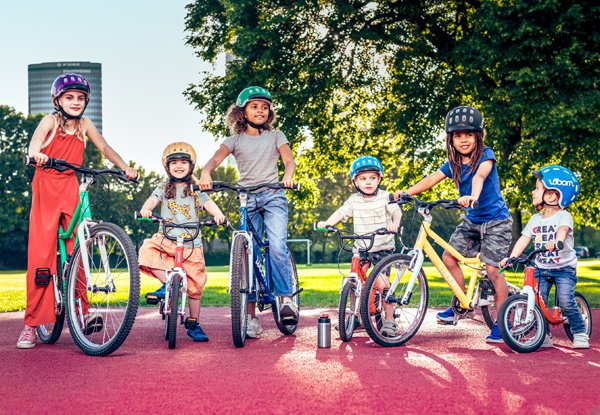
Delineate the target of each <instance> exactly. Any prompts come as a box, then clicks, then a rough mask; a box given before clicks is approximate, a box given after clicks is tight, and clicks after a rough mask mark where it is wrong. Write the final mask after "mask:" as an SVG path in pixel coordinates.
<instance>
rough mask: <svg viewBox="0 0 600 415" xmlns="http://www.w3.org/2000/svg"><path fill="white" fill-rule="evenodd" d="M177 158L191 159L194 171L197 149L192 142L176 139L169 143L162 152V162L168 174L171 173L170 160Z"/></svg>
mask: <svg viewBox="0 0 600 415" xmlns="http://www.w3.org/2000/svg"><path fill="white" fill-rule="evenodd" d="M177 159H184V160H189V162H190V164H191V169H190V170H191V171H194V166H195V165H196V151H195V150H194V147H192V146H191V145H190V144H188V143H185V142H183V141H176V142H174V143H171V144H169V145H168V146H167V147H166V148H165V149H164V151H163V154H162V163H163V166H164V168H165V170H166V171H167V174H169V162H171V161H173V160H177Z"/></svg>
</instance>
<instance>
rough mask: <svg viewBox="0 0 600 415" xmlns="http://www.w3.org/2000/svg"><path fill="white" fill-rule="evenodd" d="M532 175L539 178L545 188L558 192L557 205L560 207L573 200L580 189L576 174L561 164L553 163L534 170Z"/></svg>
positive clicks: (564, 206)
mask: <svg viewBox="0 0 600 415" xmlns="http://www.w3.org/2000/svg"><path fill="white" fill-rule="evenodd" d="M533 176H534V177H535V178H536V179H539V180H540V181H541V182H542V183H543V184H544V186H545V187H546V189H551V190H556V191H557V192H558V193H559V194H560V197H559V199H558V206H559V207H560V208H562V209H564V208H566V207H567V206H569V205H570V204H571V203H573V202H574V201H575V199H576V198H577V195H578V194H579V190H580V189H581V186H580V185H579V180H578V179H577V176H575V174H574V173H573V172H572V171H571V170H569V169H567V168H566V167H563V166H557V165H555V164H553V165H550V166H546V167H542V168H541V169H540V170H536V171H534V172H533Z"/></svg>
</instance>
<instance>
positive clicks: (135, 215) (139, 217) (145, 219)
mask: <svg viewBox="0 0 600 415" xmlns="http://www.w3.org/2000/svg"><path fill="white" fill-rule="evenodd" d="M133 217H134V218H135V220H139V221H145V222H154V221H153V220H152V218H145V217H143V216H142V214H141V213H140V212H137V211H136V212H133Z"/></svg>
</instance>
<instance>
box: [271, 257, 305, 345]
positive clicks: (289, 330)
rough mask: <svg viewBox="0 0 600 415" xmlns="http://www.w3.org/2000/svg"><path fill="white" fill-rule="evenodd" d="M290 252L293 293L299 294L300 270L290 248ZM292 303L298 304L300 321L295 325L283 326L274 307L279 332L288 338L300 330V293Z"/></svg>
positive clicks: (274, 316)
mask: <svg viewBox="0 0 600 415" xmlns="http://www.w3.org/2000/svg"><path fill="white" fill-rule="evenodd" d="M288 251H289V253H290V255H289V261H290V266H291V268H292V292H297V291H298V290H299V289H300V283H299V281H298V270H297V269H296V261H294V257H293V256H292V251H291V249H290V247H289V246H288ZM292 301H293V302H294V304H296V307H298V320H297V321H296V323H294V324H283V323H282V322H281V320H280V319H279V312H278V310H277V307H272V310H273V319H274V320H275V325H276V326H277V328H278V329H279V331H280V332H281V333H282V334H284V335H286V336H291V335H292V334H294V333H295V332H296V329H297V328H298V323H299V321H300V293H298V294H296V295H294V296H293V297H292Z"/></svg>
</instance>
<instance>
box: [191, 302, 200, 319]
mask: <svg viewBox="0 0 600 415" xmlns="http://www.w3.org/2000/svg"><path fill="white" fill-rule="evenodd" d="M188 304H189V307H190V317H193V318H195V319H196V320H199V319H200V299H199V298H189V299H188Z"/></svg>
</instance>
